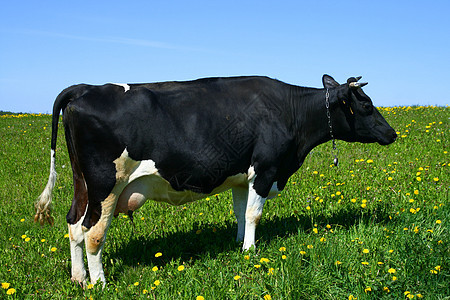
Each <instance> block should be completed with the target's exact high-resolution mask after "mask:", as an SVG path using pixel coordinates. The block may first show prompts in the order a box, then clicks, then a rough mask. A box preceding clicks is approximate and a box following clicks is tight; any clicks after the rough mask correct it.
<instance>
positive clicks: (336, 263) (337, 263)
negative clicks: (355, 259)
mask: <svg viewBox="0 0 450 300" xmlns="http://www.w3.org/2000/svg"><path fill="white" fill-rule="evenodd" d="M341 264H342V262H341V261H338V260H337V261H335V262H334V265H335V266H339V265H341Z"/></svg>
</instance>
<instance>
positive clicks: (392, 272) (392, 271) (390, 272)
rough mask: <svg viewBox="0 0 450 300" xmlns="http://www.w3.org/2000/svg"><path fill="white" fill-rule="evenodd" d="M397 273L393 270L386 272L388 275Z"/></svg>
mask: <svg viewBox="0 0 450 300" xmlns="http://www.w3.org/2000/svg"><path fill="white" fill-rule="evenodd" d="M396 272H397V271H396V270H395V269H394V268H390V269H389V270H388V273H389V274H395V273H396Z"/></svg>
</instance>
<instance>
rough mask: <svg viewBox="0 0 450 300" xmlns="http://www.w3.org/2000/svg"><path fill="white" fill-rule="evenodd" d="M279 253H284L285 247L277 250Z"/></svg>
mask: <svg viewBox="0 0 450 300" xmlns="http://www.w3.org/2000/svg"><path fill="white" fill-rule="evenodd" d="M278 250H279V251H280V252H284V251H286V248H285V247H280V249H278Z"/></svg>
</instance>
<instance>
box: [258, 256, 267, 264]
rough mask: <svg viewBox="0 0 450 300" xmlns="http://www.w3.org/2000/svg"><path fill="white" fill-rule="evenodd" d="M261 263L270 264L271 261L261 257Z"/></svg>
mask: <svg viewBox="0 0 450 300" xmlns="http://www.w3.org/2000/svg"><path fill="white" fill-rule="evenodd" d="M259 262H261V263H268V262H269V260H268V259H267V258H264V257H261V259H260V260H259Z"/></svg>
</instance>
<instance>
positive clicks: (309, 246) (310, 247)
mask: <svg viewBox="0 0 450 300" xmlns="http://www.w3.org/2000/svg"><path fill="white" fill-rule="evenodd" d="M306 248H308V249H312V248H314V246H313V245H308V246H306Z"/></svg>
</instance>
